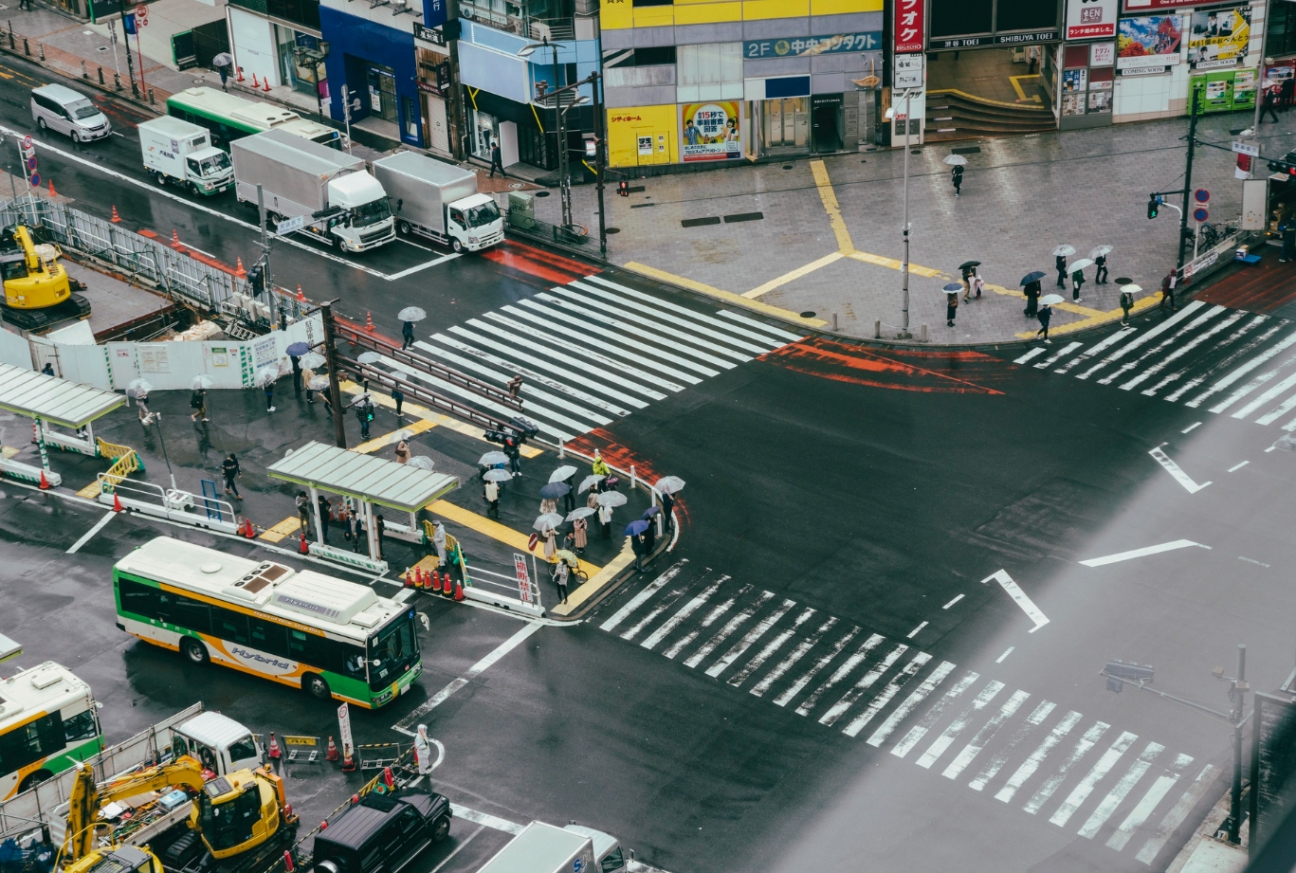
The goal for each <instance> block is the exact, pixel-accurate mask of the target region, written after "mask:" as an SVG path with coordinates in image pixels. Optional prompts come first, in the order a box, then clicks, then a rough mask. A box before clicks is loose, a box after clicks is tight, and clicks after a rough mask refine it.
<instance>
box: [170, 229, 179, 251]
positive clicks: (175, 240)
mask: <svg viewBox="0 0 1296 873" xmlns="http://www.w3.org/2000/svg"><path fill="white" fill-rule="evenodd" d="M171 248H173V249H178V248H180V234H178V233H177V232H176V230H175V228H172V229H171Z"/></svg>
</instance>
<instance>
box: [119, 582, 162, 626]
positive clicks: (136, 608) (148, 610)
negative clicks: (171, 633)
mask: <svg viewBox="0 0 1296 873" xmlns="http://www.w3.org/2000/svg"><path fill="white" fill-rule="evenodd" d="M117 591H118V594H119V596H120V597H121V608H122V610H123V611H124V612H133V613H135V614H136V615H138V616H141V617H142V618H158V617H159V615H160V610H159V608H160V606H161V603H160V595H161V593H162V592H160V591H158V590H157V589H156V588H153V587H151V586H149V585H141V584H140V583H139V582H132V581H131V580H129V579H122V580H121V581H120V582H119V583H118V585H117Z"/></svg>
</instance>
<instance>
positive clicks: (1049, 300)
mask: <svg viewBox="0 0 1296 873" xmlns="http://www.w3.org/2000/svg"><path fill="white" fill-rule="evenodd" d="M1061 302H1062V295H1061V294H1045V295H1044V296H1043V297H1041V298H1040V303H1042V304H1043V305H1045V306H1052V305H1053V304H1055V303H1061Z"/></svg>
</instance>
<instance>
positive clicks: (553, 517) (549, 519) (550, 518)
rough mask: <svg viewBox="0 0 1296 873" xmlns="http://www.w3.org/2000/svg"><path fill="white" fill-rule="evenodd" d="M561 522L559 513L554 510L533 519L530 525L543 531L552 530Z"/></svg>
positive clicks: (561, 518)
mask: <svg viewBox="0 0 1296 873" xmlns="http://www.w3.org/2000/svg"><path fill="white" fill-rule="evenodd" d="M562 523H563V517H562V516H561V515H559V514H558V513H556V512H546V513H545V514H544V515H542V516H539V517H538V518H537V519H536V520H535V524H533V525H532V527H534V528H535V529H536V530H538V531H540V532H542V533H543V532H544V531H547V530H553V529H554V528H556V527H558V525H560V524H562Z"/></svg>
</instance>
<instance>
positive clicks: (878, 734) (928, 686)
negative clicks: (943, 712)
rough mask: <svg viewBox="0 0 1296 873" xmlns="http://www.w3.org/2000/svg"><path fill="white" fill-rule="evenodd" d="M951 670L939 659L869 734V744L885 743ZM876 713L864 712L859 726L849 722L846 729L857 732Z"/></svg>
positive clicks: (878, 744) (951, 667) (952, 668)
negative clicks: (938, 662) (935, 666)
mask: <svg viewBox="0 0 1296 873" xmlns="http://www.w3.org/2000/svg"><path fill="white" fill-rule="evenodd" d="M914 660H917V658H915V659H914ZM924 663H925V662H924ZM918 666H919V667H921V666H922V665H921V664H919V665H918ZM953 671H954V665H953V664H951V663H950V662H949V661H941V663H940V666H938V667H937V668H936V669H935V670H933V671H932V672H931V674H930V675H929V676H928V677H927V678H926V679H924V680H923V681H922V683H921V684H919V686H918V687H917V688H915V689H914V690H913V693H912V694H910V695H909V696H908V697H906V698H905V701H904V703H902V704H900V705H899V706H897V707H896V708H895V711H894V712H892V713H891V715H890V716H889V717H888V718H887V719H886V721H884V722H882V724H880V725H878V727H877V729H876V730H875V731H873V733H872V735H871V736H869V738H868V740H866V742H867V743H868V744H869V745H870V746H874V747H880V746H881V745H882V744H883V743H885V742H886V741H887V738H888V737H890V736H891V734H892V733H894V732H895V729H896V728H897V727H899V726H900V723H901V722H902V721H904V720H905V719H906V718H908V717H909V714H910V713H911V712H913V711H914V709H916V708H917V706H918V704H920V703H922V702H923V701H924V700H926V699H927V695H929V694H931V693H932V692H933V691H935V690H936V688H937V687H938V686H939V685H940V684H941V683H942V682H944V681H945V679H946V677H948V676H949V674H950V673H952V672H953ZM887 688H888V690H890V686H887ZM893 693H894V692H893ZM870 708H871V707H870ZM878 709H879V710H880V709H881V707H878ZM876 714H877V713H872V714H868V713H866V715H868V718H864V716H861V717H860V719H862V723H861V724H860V725H859V727H856V726H855V723H854V722H851V724H850V726H849V727H847V730H848V731H849V730H850V729H851V728H855V733H859V731H860V728H863V727H864V725H865V724H867V723H868V719H871V718H872V717H873V716H874V715H876ZM854 735H855V734H851V736H854ZM900 757H902V758H903V757H904V755H901V756H900Z"/></svg>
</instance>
